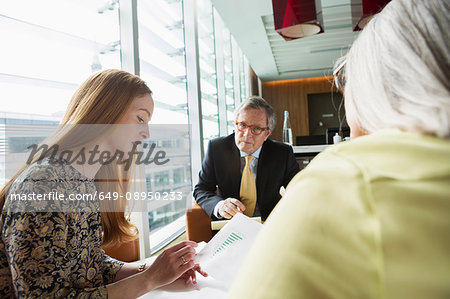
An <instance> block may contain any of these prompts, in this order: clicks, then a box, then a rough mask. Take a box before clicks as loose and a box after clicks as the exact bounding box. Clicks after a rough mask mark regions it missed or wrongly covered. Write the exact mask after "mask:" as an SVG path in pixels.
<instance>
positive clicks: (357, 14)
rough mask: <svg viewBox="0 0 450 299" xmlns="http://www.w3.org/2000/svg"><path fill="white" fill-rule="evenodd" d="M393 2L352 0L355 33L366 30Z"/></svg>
mask: <svg viewBox="0 0 450 299" xmlns="http://www.w3.org/2000/svg"><path fill="white" fill-rule="evenodd" d="M390 1H391V0H351V6H352V27H353V31H358V30H361V29H363V28H364V26H366V24H367V23H369V21H370V20H371V19H372V17H373V16H374V15H375V14H377V13H379V12H380V11H381V10H382V9H383V8H384V7H385V6H386V4H388V3H389V2H390Z"/></svg>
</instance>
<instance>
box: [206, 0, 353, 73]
mask: <svg viewBox="0 0 450 299" xmlns="http://www.w3.org/2000/svg"><path fill="white" fill-rule="evenodd" d="M212 2H213V5H214V6H215V8H216V10H217V12H218V13H219V14H220V16H221V17H222V19H223V20H224V22H225V24H226V25H227V27H228V28H229V29H230V31H231V34H232V35H233V36H234V37H235V39H236V41H237V43H238V44H239V46H240V47H241V49H242V50H243V52H244V54H245V55H246V56H247V59H248V61H249V63H250V65H251V66H252V68H253V69H254V71H255V73H256V74H257V75H258V77H260V78H261V80H264V81H271V80H282V79H294V78H308V77H316V76H324V75H330V74H331V73H332V68H333V65H334V62H335V61H336V60H337V59H338V58H339V57H340V56H342V55H343V54H345V52H346V51H347V50H348V49H349V47H350V45H351V43H352V42H353V40H354V39H355V37H356V36H357V34H358V33H357V32H353V31H352V20H351V6H350V0H322V1H321V3H322V14H323V19H324V24H323V25H324V31H325V32H324V33H322V34H318V35H314V36H309V37H304V38H301V39H296V40H291V41H285V40H284V39H283V38H282V37H281V36H280V35H279V34H278V33H277V32H276V31H275V29H274V21H273V11H272V0H228V1H224V0H212Z"/></svg>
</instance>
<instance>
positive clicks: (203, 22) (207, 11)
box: [197, 0, 219, 149]
mask: <svg viewBox="0 0 450 299" xmlns="http://www.w3.org/2000/svg"><path fill="white" fill-rule="evenodd" d="M197 5H198V6H197V15H198V45H199V60H200V61H199V65H200V88H201V98H202V100H201V105H202V114H203V115H202V121H203V140H204V147H205V149H206V146H207V143H208V141H209V140H210V139H213V138H215V137H218V136H219V110H218V98H217V94H218V93H217V73H216V55H215V46H214V26H213V24H214V20H213V7H212V4H211V1H209V0H199V1H198V2H197Z"/></svg>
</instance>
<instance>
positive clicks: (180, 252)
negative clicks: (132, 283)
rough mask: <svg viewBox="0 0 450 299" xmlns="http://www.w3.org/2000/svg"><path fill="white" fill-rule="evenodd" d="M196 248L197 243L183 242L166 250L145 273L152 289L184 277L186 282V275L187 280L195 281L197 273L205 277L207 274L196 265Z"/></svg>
mask: <svg viewBox="0 0 450 299" xmlns="http://www.w3.org/2000/svg"><path fill="white" fill-rule="evenodd" d="M195 247H197V243H195V242H192V241H183V242H181V243H179V244H176V245H174V246H172V247H170V248H168V249H166V250H164V251H163V252H162V253H161V254H160V255H159V256H158V257H157V258H156V260H155V261H154V262H153V264H152V265H151V266H150V267H149V268H148V269H147V270H145V272H144V273H145V275H147V277H148V280H149V283H150V288H151V289H155V288H158V287H161V286H164V285H166V284H169V283H172V282H173V281H175V280H176V279H178V278H179V277H180V276H182V275H183V277H184V278H185V281H186V276H185V275H188V276H187V280H189V278H191V277H192V278H193V281H194V280H195V271H198V272H199V273H200V274H202V275H203V276H204V274H206V273H204V272H203V271H202V270H201V269H200V267H199V266H198V265H195V264H194V259H195V256H196V253H195ZM196 267H197V268H196ZM190 271H192V272H190ZM192 273H193V274H192Z"/></svg>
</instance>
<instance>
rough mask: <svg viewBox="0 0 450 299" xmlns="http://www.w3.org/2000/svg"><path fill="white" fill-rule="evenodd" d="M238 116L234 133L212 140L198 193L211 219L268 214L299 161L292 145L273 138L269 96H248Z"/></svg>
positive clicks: (263, 215)
mask: <svg viewBox="0 0 450 299" xmlns="http://www.w3.org/2000/svg"><path fill="white" fill-rule="evenodd" d="M235 121H236V122H235V133H233V134H231V135H228V136H226V137H219V138H216V139H214V140H211V141H210V142H209V144H208V150H207V153H206V156H205V158H204V160H203V163H202V170H201V171H200V174H199V181H198V183H197V185H196V186H195V189H194V197H195V199H196V201H197V203H198V204H199V205H200V206H201V207H202V208H203V209H204V210H205V212H206V213H207V214H208V215H209V216H210V217H211V218H212V219H223V218H226V219H230V218H231V217H233V216H234V215H235V214H236V213H238V212H244V214H246V215H248V216H261V218H262V219H263V220H265V219H266V218H267V217H268V216H269V214H270V212H271V211H272V209H273V208H274V207H275V205H276V204H277V203H278V201H279V200H280V198H281V195H280V188H281V187H282V186H283V187H286V186H287V184H288V183H289V182H290V181H291V179H292V178H293V177H294V176H295V174H296V173H297V172H298V171H299V166H298V163H297V161H296V159H295V157H294V153H293V151H292V147H291V146H289V145H286V144H284V143H281V142H277V141H273V140H270V139H269V135H270V134H271V133H272V130H273V128H274V127H275V113H274V111H273V108H272V107H271V106H270V105H269V104H268V103H267V102H266V101H265V100H264V99H262V98H260V97H250V98H248V99H247V100H245V101H243V102H242V103H241V104H240V105H239V107H238V108H237V109H236V111H235ZM246 156H249V157H246ZM247 164H248V165H247ZM243 173H244V174H243ZM248 178H250V179H248ZM255 186H256V188H255ZM255 189H256V190H255ZM248 193H250V194H254V196H252V195H248ZM253 197H254V198H253ZM252 198H253V199H252Z"/></svg>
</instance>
